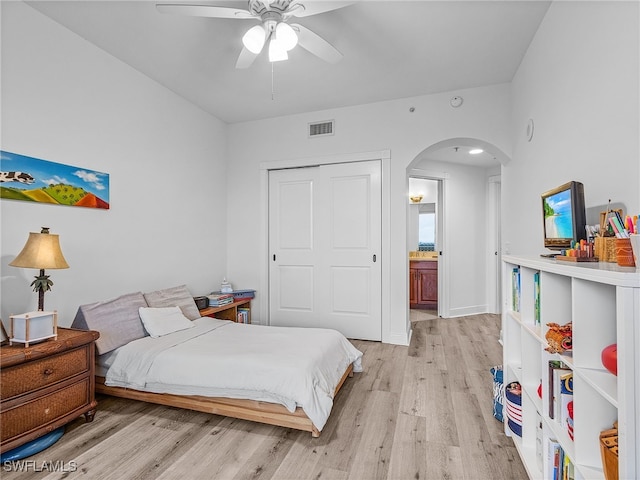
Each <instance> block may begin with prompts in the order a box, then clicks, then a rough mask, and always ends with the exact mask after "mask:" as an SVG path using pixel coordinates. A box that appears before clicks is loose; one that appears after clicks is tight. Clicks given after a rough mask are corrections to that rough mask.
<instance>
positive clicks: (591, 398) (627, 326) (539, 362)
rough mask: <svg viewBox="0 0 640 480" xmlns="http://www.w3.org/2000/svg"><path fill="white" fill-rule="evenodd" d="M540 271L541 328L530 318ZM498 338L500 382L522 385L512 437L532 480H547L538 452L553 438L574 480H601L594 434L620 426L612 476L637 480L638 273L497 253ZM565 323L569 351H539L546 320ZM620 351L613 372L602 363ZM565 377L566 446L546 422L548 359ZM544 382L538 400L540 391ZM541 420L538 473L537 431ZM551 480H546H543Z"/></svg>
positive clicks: (560, 432) (554, 425)
mask: <svg viewBox="0 0 640 480" xmlns="http://www.w3.org/2000/svg"><path fill="white" fill-rule="evenodd" d="M514 268H519V271H520V311H519V312H514V311H513V308H512V305H513V303H512V295H513V289H512V276H511V272H512V271H513V269H514ZM536 272H540V323H539V324H536V321H535V316H534V303H535V302H534V275H535V274H536ZM502 278H503V279H504V280H503V292H504V295H503V298H504V306H503V315H502V338H503V351H504V362H503V363H504V366H503V370H504V383H505V385H506V384H509V383H511V382H513V381H518V382H520V384H521V385H522V437H519V436H517V435H515V434H514V433H512V432H511V430H510V429H509V427H508V426H507V423H506V419H505V433H506V434H507V435H509V436H511V437H512V438H513V440H514V443H515V445H516V447H517V450H518V452H519V453H520V456H521V458H522V461H523V463H524V465H525V468H526V470H527V472H528V474H529V477H530V478H532V479H548V478H549V474H548V472H549V465H548V458H547V457H548V455H547V450H546V445H547V442H548V441H549V439H554V440H556V441H558V442H559V443H560V444H561V446H562V448H563V450H564V451H565V454H566V455H567V456H568V457H569V458H570V460H571V461H572V462H573V464H574V466H575V478H576V479H577V480H591V479H598V480H603V479H604V472H603V469H602V460H601V454H600V441H599V436H600V432H601V431H603V430H607V429H610V428H612V425H613V422H615V421H618V445H619V458H618V468H619V478H620V479H632V478H639V477H640V453H639V451H638V450H639V449H640V440H639V439H638V437H639V436H640V269H636V268H633V267H618V266H617V265H616V264H614V263H608V262H598V263H586V262H585V263H570V262H561V261H558V260H553V259H546V258H540V257H518V256H512V255H507V256H503V276H502ZM551 322H554V323H558V324H560V325H564V324H565V323H568V322H573V351H572V352H571V353H569V354H563V355H559V354H551V353H548V352H546V351H545V348H546V347H547V342H546V340H545V338H544V336H545V333H546V332H547V330H548V327H547V326H546V324H547V323H551ZM612 343H617V344H618V375H617V376H615V375H613V374H612V373H610V372H608V371H607V370H606V369H605V368H604V367H603V366H602V361H601V354H602V349H603V348H605V347H606V346H608V345H610V344H612ZM549 360H561V361H562V362H564V363H565V364H566V365H568V366H569V368H571V370H573V405H574V440H571V438H570V437H569V435H568V433H567V429H566V427H565V426H563V425H561V424H560V423H559V422H558V421H556V420H554V419H552V418H550V417H549V400H548V396H547V388H548V384H549V382H548V378H547V377H548V376H549V373H548V372H549V370H548V362H549ZM541 382H542V388H543V394H542V398H540V397H539V396H538V386H539V385H540V383H541ZM538 413H539V414H540V415H541V417H542V437H543V442H542V445H543V446H542V458H543V464H542V468H541V467H540V465H539V461H538V459H537V456H536V426H537V423H538V415H537V414H538ZM550 480H552V479H550Z"/></svg>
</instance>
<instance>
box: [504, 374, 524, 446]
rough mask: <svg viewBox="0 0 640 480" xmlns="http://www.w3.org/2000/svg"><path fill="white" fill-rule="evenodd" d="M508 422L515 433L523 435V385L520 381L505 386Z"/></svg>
mask: <svg viewBox="0 0 640 480" xmlns="http://www.w3.org/2000/svg"><path fill="white" fill-rule="evenodd" d="M505 397H506V406H507V419H508V420H507V424H508V425H509V428H510V429H511V431H512V432H513V433H515V434H516V435H518V436H519V437H521V436H522V387H521V386H520V383H519V382H511V383H510V384H509V385H507V387H506V388H505Z"/></svg>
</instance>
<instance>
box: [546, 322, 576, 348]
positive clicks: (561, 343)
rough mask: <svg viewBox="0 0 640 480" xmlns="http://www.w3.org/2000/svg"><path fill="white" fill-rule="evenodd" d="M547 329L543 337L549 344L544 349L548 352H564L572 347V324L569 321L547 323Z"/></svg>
mask: <svg viewBox="0 0 640 480" xmlns="http://www.w3.org/2000/svg"><path fill="white" fill-rule="evenodd" d="M547 326H548V327H549V330H548V331H547V333H546V334H545V336H544V338H546V339H547V343H548V344H549V346H548V347H547V348H546V349H545V350H546V351H547V352H550V353H564V352H566V351H569V350H571V348H572V334H573V330H572V325H571V322H569V323H567V324H566V325H558V324H557V323H547Z"/></svg>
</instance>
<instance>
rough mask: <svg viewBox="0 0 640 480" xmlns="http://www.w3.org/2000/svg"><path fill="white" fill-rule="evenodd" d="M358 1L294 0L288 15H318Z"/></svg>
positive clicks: (288, 9)
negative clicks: (321, 0) (300, 0)
mask: <svg viewBox="0 0 640 480" xmlns="http://www.w3.org/2000/svg"><path fill="white" fill-rule="evenodd" d="M354 3H356V2H340V1H327V2H324V1H323V2H320V1H315V2H314V1H312V0H306V1H304V0H303V2H298V1H297V0H294V1H293V2H291V4H290V5H289V8H287V12H286V15H290V16H292V17H309V16H311V15H317V14H319V13H324V12H330V11H331V10H337V9H339V8H343V7H347V6H349V5H352V4H354Z"/></svg>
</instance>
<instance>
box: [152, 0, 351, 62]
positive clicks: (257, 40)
mask: <svg viewBox="0 0 640 480" xmlns="http://www.w3.org/2000/svg"><path fill="white" fill-rule="evenodd" d="M248 3H249V8H248V10H244V9H238V8H232V7H221V6H215V5H187V4H164V3H158V4H156V8H157V9H158V11H159V12H161V13H174V14H178V15H189V16H194V17H213V18H227V19H238V20H254V21H255V20H257V21H259V22H260V24H258V25H255V26H253V27H251V28H250V29H249V30H247V32H246V33H245V34H244V36H243V37H242V44H243V47H242V51H241V52H240V55H239V57H238V60H237V62H236V68H248V67H250V66H251V64H252V63H253V61H254V60H255V59H256V57H257V56H258V55H259V54H260V52H262V50H263V48H264V46H265V45H268V52H269V61H271V62H277V61H281V60H286V59H287V58H288V54H287V52H288V51H289V50H291V49H293V48H294V47H295V46H296V45H300V46H301V47H302V48H304V49H305V50H308V51H309V52H311V53H312V54H314V55H316V56H317V57H319V58H321V59H322V60H324V61H326V62H329V63H336V62H339V61H340V59H341V58H342V53H340V52H339V51H338V50H337V49H336V48H335V47H334V46H333V45H331V44H330V43H329V42H327V41H326V40H325V39H323V38H322V37H320V36H319V35H317V34H316V33H314V32H312V31H311V30H309V29H308V28H306V27H304V26H302V25H300V24H298V23H291V24H290V23H289V20H290V19H291V18H292V17H308V16H311V15H317V14H319V13H324V12H328V11H331V10H337V9H338V8H342V7H346V6H347V5H350V4H352V3H354V2H353V1H315V2H314V1H313V0H308V1H305V2H304V3H301V2H299V1H298V0H249V2H248Z"/></svg>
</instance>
